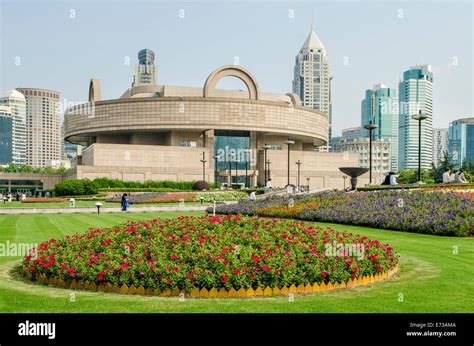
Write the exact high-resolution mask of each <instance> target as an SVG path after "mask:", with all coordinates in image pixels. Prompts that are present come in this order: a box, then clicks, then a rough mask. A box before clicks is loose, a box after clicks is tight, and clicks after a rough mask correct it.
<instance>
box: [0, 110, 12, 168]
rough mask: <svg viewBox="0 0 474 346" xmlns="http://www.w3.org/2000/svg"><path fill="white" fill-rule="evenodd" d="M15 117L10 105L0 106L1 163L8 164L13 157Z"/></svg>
mask: <svg viewBox="0 0 474 346" xmlns="http://www.w3.org/2000/svg"><path fill="white" fill-rule="evenodd" d="M12 147H13V118H12V111H11V108H10V107H7V106H0V165H8V164H9V163H10V162H12V158H13V148H12Z"/></svg>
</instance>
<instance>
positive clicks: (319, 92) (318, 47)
mask: <svg viewBox="0 0 474 346" xmlns="http://www.w3.org/2000/svg"><path fill="white" fill-rule="evenodd" d="M331 82H332V77H331V72H330V68H329V57H328V55H327V53H326V48H324V46H323V44H322V43H321V41H320V40H319V38H318V36H317V35H316V33H315V32H314V30H313V27H311V32H310V33H309V35H308V37H307V39H306V41H305V42H304V44H303V46H302V47H301V49H300V51H299V53H298V55H297V56H296V58H295V67H294V78H293V92H294V93H295V94H298V96H299V97H300V99H301V102H302V104H303V106H304V107H309V108H313V109H317V110H320V111H321V112H323V113H326V114H327V116H328V120H329V134H328V136H329V137H328V141H330V139H331V137H332V101H331Z"/></svg>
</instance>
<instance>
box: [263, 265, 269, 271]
mask: <svg viewBox="0 0 474 346" xmlns="http://www.w3.org/2000/svg"><path fill="white" fill-rule="evenodd" d="M262 270H263V271H268V270H270V267H269V266H262Z"/></svg>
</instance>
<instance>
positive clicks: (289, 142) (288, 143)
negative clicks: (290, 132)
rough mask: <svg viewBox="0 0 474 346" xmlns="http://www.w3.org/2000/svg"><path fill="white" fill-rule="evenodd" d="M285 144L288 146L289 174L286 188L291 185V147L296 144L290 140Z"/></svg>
mask: <svg viewBox="0 0 474 346" xmlns="http://www.w3.org/2000/svg"><path fill="white" fill-rule="evenodd" d="M285 144H286V145H287V146H288V174H287V178H288V179H287V184H286V186H288V185H290V146H291V145H292V144H295V141H294V140H292V139H289V138H288V139H287V140H286V141H285Z"/></svg>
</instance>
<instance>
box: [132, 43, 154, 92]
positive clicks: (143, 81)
mask: <svg viewBox="0 0 474 346" xmlns="http://www.w3.org/2000/svg"><path fill="white" fill-rule="evenodd" d="M156 83H157V78H156V66H155V53H154V52H153V51H152V50H151V49H142V50H141V51H139V52H138V64H137V65H135V75H134V77H133V83H132V87H136V86H140V85H155V84H156Z"/></svg>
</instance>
